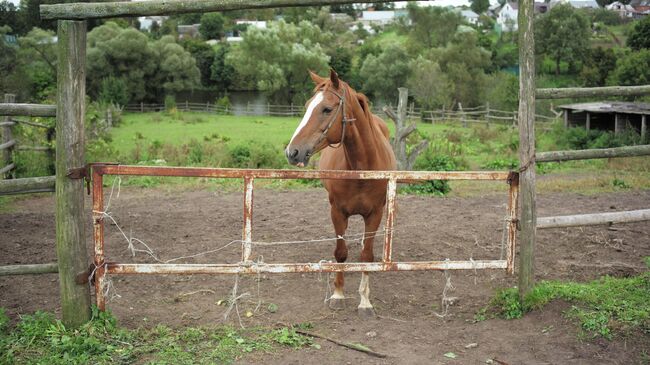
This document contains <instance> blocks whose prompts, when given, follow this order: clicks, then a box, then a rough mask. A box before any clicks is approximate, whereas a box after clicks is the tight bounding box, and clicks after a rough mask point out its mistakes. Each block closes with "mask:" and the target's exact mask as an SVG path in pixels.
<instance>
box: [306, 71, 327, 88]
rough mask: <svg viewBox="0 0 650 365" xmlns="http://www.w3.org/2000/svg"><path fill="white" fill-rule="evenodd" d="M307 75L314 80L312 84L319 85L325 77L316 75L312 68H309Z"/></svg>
mask: <svg viewBox="0 0 650 365" xmlns="http://www.w3.org/2000/svg"><path fill="white" fill-rule="evenodd" d="M309 77H311V79H312V80H313V81H314V84H316V85H320V84H322V83H323V82H325V78H324V77H320V76H318V75H317V74H316V73H315V72H314V71H312V70H309Z"/></svg>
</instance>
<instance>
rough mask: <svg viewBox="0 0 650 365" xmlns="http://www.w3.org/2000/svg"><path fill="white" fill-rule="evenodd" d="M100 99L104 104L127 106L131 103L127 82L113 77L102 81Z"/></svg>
mask: <svg viewBox="0 0 650 365" xmlns="http://www.w3.org/2000/svg"><path fill="white" fill-rule="evenodd" d="M98 99H99V101H100V102H101V103H103V104H116V105H121V106H124V105H126V104H127V103H128V102H129V90H128V87H127V85H126V81H124V79H123V78H118V77H113V76H110V77H106V78H104V79H102V83H101V86H100V89H99V98H98Z"/></svg>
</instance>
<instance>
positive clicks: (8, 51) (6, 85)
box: [0, 25, 18, 94]
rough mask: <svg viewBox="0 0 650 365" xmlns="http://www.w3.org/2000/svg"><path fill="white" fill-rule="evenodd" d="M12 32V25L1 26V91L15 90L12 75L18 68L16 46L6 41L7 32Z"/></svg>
mask: <svg viewBox="0 0 650 365" xmlns="http://www.w3.org/2000/svg"><path fill="white" fill-rule="evenodd" d="M8 33H11V27H9V26H6V25H5V26H0V75H2V76H1V77H0V92H2V93H3V94H4V93H7V92H11V91H14V90H13V85H12V82H11V80H10V76H12V75H14V72H15V71H16V70H17V69H18V58H17V55H16V47H15V46H14V45H11V44H8V43H7V42H6V41H5V34H8Z"/></svg>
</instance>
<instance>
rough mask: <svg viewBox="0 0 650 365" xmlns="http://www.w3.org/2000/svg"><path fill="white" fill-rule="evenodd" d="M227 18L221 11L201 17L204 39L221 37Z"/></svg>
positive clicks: (200, 29)
mask: <svg viewBox="0 0 650 365" xmlns="http://www.w3.org/2000/svg"><path fill="white" fill-rule="evenodd" d="M225 22H226V19H225V18H224V17H223V15H221V13H206V14H203V16H202V17H201V25H199V32H200V33H201V37H203V39H221V37H223V25H224V23H225Z"/></svg>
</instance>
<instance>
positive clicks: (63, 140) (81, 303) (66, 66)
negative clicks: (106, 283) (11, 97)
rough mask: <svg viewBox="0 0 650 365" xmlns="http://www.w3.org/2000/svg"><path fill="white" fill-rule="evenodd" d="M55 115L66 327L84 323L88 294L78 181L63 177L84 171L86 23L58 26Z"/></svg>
mask: <svg viewBox="0 0 650 365" xmlns="http://www.w3.org/2000/svg"><path fill="white" fill-rule="evenodd" d="M57 47H58V72H57V103H56V104H57V110H56V116H57V117H56V135H57V138H56V254H57V257H58V262H59V286H60V292H61V314H62V317H63V323H64V324H65V325H66V326H67V327H71V328H74V327H78V326H80V325H82V324H83V323H85V322H87V321H88V320H90V315H91V313H90V289H89V287H88V285H87V284H78V283H77V282H76V280H75V279H76V277H77V275H78V274H79V273H81V272H83V271H85V270H86V269H87V268H88V262H89V260H88V257H89V256H88V252H87V250H86V234H85V226H86V215H85V211H84V181H83V179H72V178H69V177H68V176H67V175H68V171H69V170H71V169H76V168H80V167H82V166H84V164H85V161H84V143H85V141H84V117H85V111H86V110H85V97H86V22H85V21H70V20H61V21H59V22H58V44H57Z"/></svg>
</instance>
